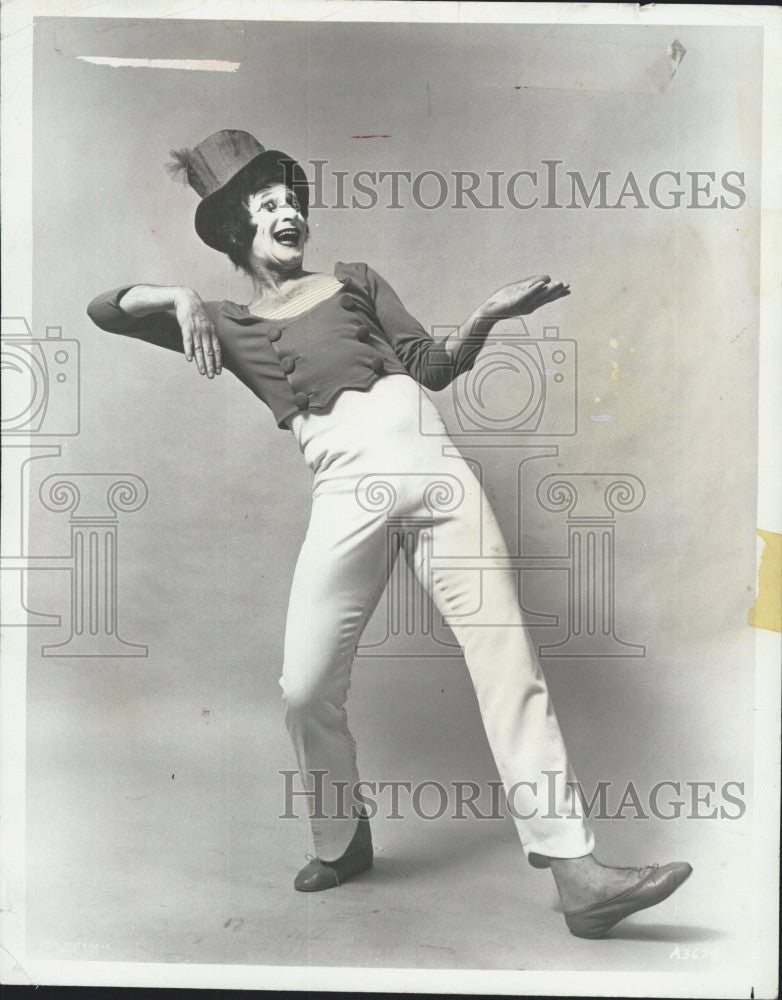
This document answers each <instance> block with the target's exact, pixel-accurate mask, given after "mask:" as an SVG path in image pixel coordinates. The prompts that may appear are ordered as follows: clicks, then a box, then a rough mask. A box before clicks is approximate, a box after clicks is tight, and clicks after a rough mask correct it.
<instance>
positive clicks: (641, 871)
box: [637, 864, 660, 878]
mask: <svg viewBox="0 0 782 1000" xmlns="http://www.w3.org/2000/svg"><path fill="white" fill-rule="evenodd" d="M659 867H660V866H659V865H658V864H654V865H644V866H643V868H638V869H637V871H638V878H646V876H647V875H650V874H651V873H652V872H655V871H657V869H658V868H659Z"/></svg>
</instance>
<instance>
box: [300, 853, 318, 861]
mask: <svg viewBox="0 0 782 1000" xmlns="http://www.w3.org/2000/svg"><path fill="white" fill-rule="evenodd" d="M304 857H305V858H306V860H307V861H320V858H319V857H317V855H315V854H305V855H304Z"/></svg>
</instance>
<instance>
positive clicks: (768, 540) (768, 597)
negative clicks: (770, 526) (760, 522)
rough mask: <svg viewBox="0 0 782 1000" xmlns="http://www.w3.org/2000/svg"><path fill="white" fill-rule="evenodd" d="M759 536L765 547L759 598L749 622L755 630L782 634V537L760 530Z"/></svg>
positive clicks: (760, 569) (761, 561) (759, 574)
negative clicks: (765, 629)
mask: <svg viewBox="0 0 782 1000" xmlns="http://www.w3.org/2000/svg"><path fill="white" fill-rule="evenodd" d="M758 534H759V535H760V537H761V538H762V539H763V541H764V543H765V545H764V548H763V554H762V555H761V557H760V567H759V568H758V596H757V597H756V598H755V607H754V608H752V610H751V611H750V613H749V615H748V616H747V621H748V622H749V624H750V625H753V626H754V627H755V628H767V629H770V630H771V631H772V632H782V535H781V534H778V533H777V532H776V531H761V530H760V529H759V528H758Z"/></svg>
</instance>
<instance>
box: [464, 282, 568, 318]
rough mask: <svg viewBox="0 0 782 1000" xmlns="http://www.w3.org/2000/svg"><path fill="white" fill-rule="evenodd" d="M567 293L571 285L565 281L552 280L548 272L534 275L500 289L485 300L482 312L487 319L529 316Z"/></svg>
mask: <svg viewBox="0 0 782 1000" xmlns="http://www.w3.org/2000/svg"><path fill="white" fill-rule="evenodd" d="M565 295H570V287H569V286H568V285H566V284H565V283H564V282H562V281H554V282H552V280H551V278H550V277H549V276H548V275H547V274H540V275H534V276H533V277H530V278H522V279H521V281H514V282H511V284H510V285H505V286H504V287H503V288H500V289H498V290H497V291H496V292H494V294H493V295H490V296H489V298H488V299H487V300H486V301H485V302H484V304H483V306H482V307H481V312H482V314H483V315H484V316H485V317H486V318H487V319H493V320H500V319H510V318H512V317H513V316H528V315H529V314H530V313H532V312H534V311H535V310H536V309H539V308H540V307H541V306H544V305H546V304H547V303H548V302H554V301H555V300H556V299H561V298H562V297H563V296H565Z"/></svg>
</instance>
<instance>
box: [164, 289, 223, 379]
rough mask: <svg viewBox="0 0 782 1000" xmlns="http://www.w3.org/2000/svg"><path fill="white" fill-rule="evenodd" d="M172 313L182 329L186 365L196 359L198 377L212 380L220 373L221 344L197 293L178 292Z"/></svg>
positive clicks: (180, 290) (190, 291) (190, 290)
mask: <svg viewBox="0 0 782 1000" xmlns="http://www.w3.org/2000/svg"><path fill="white" fill-rule="evenodd" d="M174 311H175V313H176V318H177V322H178V323H179V326H180V327H181V329H182V343H183V345H184V349H185V357H186V358H187V360H188V361H192V360H193V358H195V361H196V366H197V367H198V371H199V373H200V374H201V375H206V376H208V377H209V378H214V377H215V375H219V374H220V372H221V371H222V370H223V365H222V356H221V353H220V341H219V340H218V339H217V332H216V330H215V326H214V323H213V322H212V317H211V316H210V315H209V313H208V312H207V309H206V306H205V305H204V303H203V300H202V299H201V296H200V295H199V294H198V292H196V291H194V290H193V289H192V288H177V290H176V292H175V294H174Z"/></svg>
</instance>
